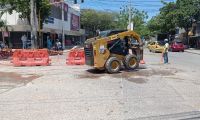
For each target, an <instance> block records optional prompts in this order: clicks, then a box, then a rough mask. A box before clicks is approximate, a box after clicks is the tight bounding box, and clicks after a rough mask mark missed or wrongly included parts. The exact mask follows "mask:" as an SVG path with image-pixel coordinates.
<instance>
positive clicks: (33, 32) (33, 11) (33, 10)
mask: <svg viewBox="0 0 200 120" xmlns="http://www.w3.org/2000/svg"><path fill="white" fill-rule="evenodd" d="M30 6H31V16H30V18H31V20H30V21H31V48H32V49H33V48H35V42H36V39H37V38H36V23H35V19H36V4H35V2H34V0H31V1H30Z"/></svg>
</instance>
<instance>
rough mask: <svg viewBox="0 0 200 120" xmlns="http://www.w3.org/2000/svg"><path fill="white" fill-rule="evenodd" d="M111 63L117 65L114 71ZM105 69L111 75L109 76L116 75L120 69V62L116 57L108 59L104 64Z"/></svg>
mask: <svg viewBox="0 0 200 120" xmlns="http://www.w3.org/2000/svg"><path fill="white" fill-rule="evenodd" d="M113 62H116V63H117V64H118V66H117V68H115V69H113V68H112V63H113ZM105 68H106V71H107V72H108V73H111V74H113V73H118V72H119V71H120V69H121V64H120V61H119V60H118V59H117V58H116V57H110V58H109V59H108V60H107V62H106V64H105Z"/></svg>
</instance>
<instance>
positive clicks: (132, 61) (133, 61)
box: [124, 54, 139, 70]
mask: <svg viewBox="0 0 200 120" xmlns="http://www.w3.org/2000/svg"><path fill="white" fill-rule="evenodd" d="M124 66H125V67H126V69H128V70H134V69H136V68H137V67H138V66H139V62H138V60H137V57H136V56H135V55H131V54H129V55H127V56H126V57H125V60H124Z"/></svg>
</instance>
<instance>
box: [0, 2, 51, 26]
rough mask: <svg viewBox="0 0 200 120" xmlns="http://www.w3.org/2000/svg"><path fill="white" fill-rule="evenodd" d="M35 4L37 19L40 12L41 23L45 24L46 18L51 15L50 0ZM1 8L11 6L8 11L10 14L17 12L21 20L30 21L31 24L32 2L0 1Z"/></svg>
mask: <svg viewBox="0 0 200 120" xmlns="http://www.w3.org/2000/svg"><path fill="white" fill-rule="evenodd" d="M35 2H36V8H37V17H38V18H39V10H40V18H41V21H40V22H41V23H43V22H44V20H45V18H47V17H48V16H49V15H50V10H51V6H50V5H49V0H35ZM0 6H1V7H6V6H9V7H8V9H7V11H8V12H9V13H10V14H12V12H13V11H16V12H18V13H19V17H20V18H26V19H28V22H29V24H30V13H31V10H30V0H0ZM41 28H42V24H41Z"/></svg>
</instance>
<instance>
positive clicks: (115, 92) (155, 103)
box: [0, 51, 200, 120]
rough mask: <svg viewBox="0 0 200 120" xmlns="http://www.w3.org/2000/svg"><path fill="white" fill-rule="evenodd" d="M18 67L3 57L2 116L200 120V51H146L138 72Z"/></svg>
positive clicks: (60, 65) (17, 119)
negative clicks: (165, 60)
mask: <svg viewBox="0 0 200 120" xmlns="http://www.w3.org/2000/svg"><path fill="white" fill-rule="evenodd" d="M51 58H52V65H51V66H47V67H42V66H37V67H13V66H12V65H11V64H9V62H8V61H0V67H1V69H0V120H132V119H136V120H137V119H138V120H163V119H164V120H179V119H197V120H198V119H200V62H199V59H200V55H197V54H192V53H187V52H184V53H182V52H175V53H171V52H170V53H169V62H170V63H169V64H165V65H164V64H162V63H161V54H160V53H150V52H148V51H145V57H144V60H145V62H146V64H145V65H141V66H140V68H139V69H138V70H136V71H121V72H120V73H118V74H112V75H111V74H107V73H104V72H99V71H95V70H93V69H92V68H91V67H88V66H67V65H65V59H66V55H63V56H53V57H51Z"/></svg>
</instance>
